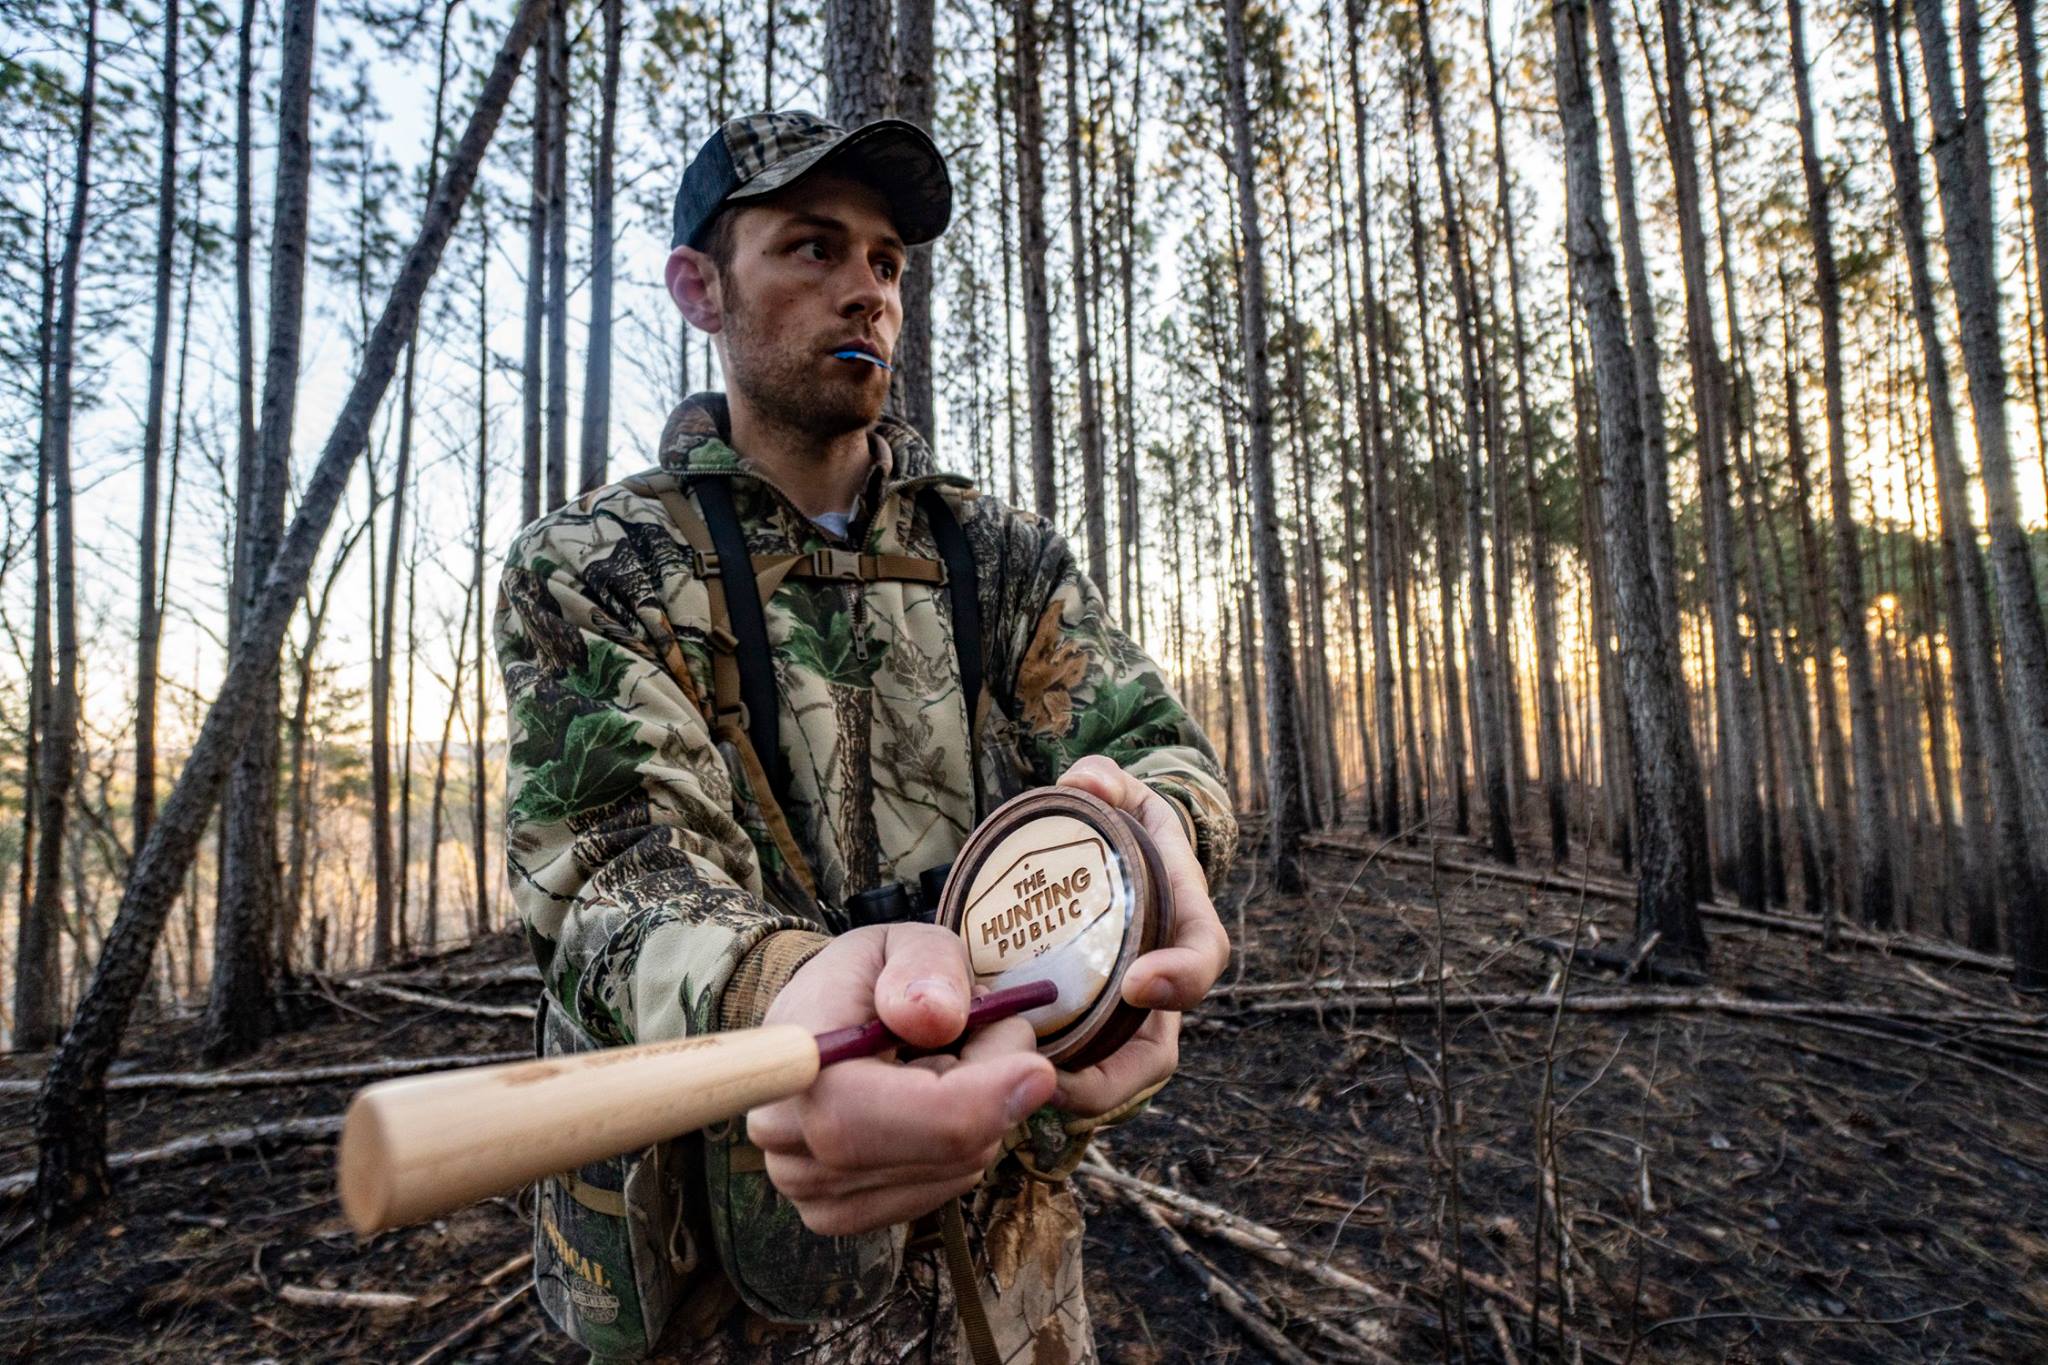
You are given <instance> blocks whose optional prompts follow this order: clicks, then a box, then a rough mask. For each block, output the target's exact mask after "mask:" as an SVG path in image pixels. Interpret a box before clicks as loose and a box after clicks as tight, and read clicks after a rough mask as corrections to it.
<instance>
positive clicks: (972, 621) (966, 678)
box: [918, 487, 982, 732]
mask: <svg viewBox="0 0 2048 1365" xmlns="http://www.w3.org/2000/svg"><path fill="white" fill-rule="evenodd" d="M918 500H919V501H920V502H922V503H923V504H924V508H925V515H926V516H928V517H929V518H931V523H932V537H933V538H934V539H935V540H937V541H938V543H939V558H940V559H942V560H944V561H945V564H946V591H947V594H948V596H950V597H951V598H952V605H953V648H954V649H955V650H956V651H957V652H958V653H959V656H960V695H961V696H963V697H965V698H966V699H967V724H968V728H969V730H970V732H971V731H973V730H974V729H975V728H977V727H976V722H977V721H979V720H980V719H981V683H982V678H981V581H980V576H979V575H978V574H977V573H976V571H975V567H974V551H973V550H972V549H971V548H970V547H969V546H968V544H967V532H966V531H965V530H964V529H963V528H962V527H961V525H960V518H958V517H956V516H954V515H953V506H952V504H951V503H949V502H947V501H946V499H945V498H944V497H943V496H942V495H941V494H940V493H939V490H938V489H937V488H936V487H928V488H926V489H925V490H924V492H923V493H921V494H919V496H918Z"/></svg>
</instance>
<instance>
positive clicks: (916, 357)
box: [867, 0, 938, 446]
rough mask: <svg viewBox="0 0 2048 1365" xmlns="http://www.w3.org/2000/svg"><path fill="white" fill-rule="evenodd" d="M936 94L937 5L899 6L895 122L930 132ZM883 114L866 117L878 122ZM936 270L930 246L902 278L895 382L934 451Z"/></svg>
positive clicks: (918, 250) (907, 2)
mask: <svg viewBox="0 0 2048 1365" xmlns="http://www.w3.org/2000/svg"><path fill="white" fill-rule="evenodd" d="M885 8H886V6H885ZM936 93H937V82H936V81H935V80H934V79H933V75H932V0H896V94H895V114H896V117H897V118H900V119H907V120H909V121H910V122H912V123H914V124H916V125H917V126H918V127H920V128H925V129H929V128H931V127H932V126H933V114H934V109H935V104H934V96H935V94H936ZM880 113H881V111H877V112H876V113H875V114H870V115H867V117H869V118H874V117H879V116H880ZM937 264H938V255H937V253H936V252H934V251H933V250H932V246H931V243H929V242H927V243H924V244H923V245H920V246H914V247H912V248H911V249H910V265H909V268H908V269H907V270H906V271H905V272H904V275H903V330H902V332H901V333H900V334H899V335H898V336H897V340H896V374H895V376H894V388H895V396H896V410H897V411H898V412H900V413H902V414H903V416H904V418H905V420H907V421H908V422H909V423H910V425H911V426H913V427H915V428H916V429H917V431H918V432H919V433H920V434H921V435H923V436H924V438H925V439H926V440H927V441H931V442H933V443H934V445H935V446H936V443H937V438H938V432H937V430H936V427H937V423H938V408H937V405H936V403H935V402H934V400H933V397H932V274H933V270H934V268H935V267H936V266H937Z"/></svg>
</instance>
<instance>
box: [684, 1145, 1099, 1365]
mask: <svg viewBox="0 0 2048 1365" xmlns="http://www.w3.org/2000/svg"><path fill="white" fill-rule="evenodd" d="M967 1221H968V1226H969V1228H970V1229H971V1230H976V1229H978V1230H979V1235H978V1236H977V1235H975V1232H974V1231H970V1234H969V1239H970V1243H971V1244H972V1245H974V1249H975V1268H976V1271H977V1274H978V1277H979V1279H980V1281H981V1284H980V1289H981V1297H982V1302H983V1303H984V1304H985V1305H986V1306H987V1309H988V1320H989V1327H990V1329H991V1331H992V1332H993V1333H994V1336H995V1339H996V1349H997V1352H998V1353H999V1354H1000V1355H1001V1356H1002V1358H1003V1361H1004V1365H1094V1361H1095V1336H1094V1331H1093V1329H1092V1327H1091V1326H1090V1324H1089V1321H1088V1303H1087V1300H1086V1299H1085V1298H1084V1297H1083V1295H1082V1287H1081V1234H1082V1221H1081V1210H1080V1207H1079V1205H1078V1204H1077V1203H1076V1202H1075V1199H1074V1195H1073V1192H1072V1191H1071V1190H1069V1189H1068V1188H1066V1187H1065V1186H1055V1185H1049V1184H1045V1183H1043V1182H1040V1181H1036V1180H1030V1179H1021V1178H1020V1179H1018V1180H1017V1181H1016V1182H1015V1183H1011V1182H1009V1181H1000V1182H992V1183H991V1184H990V1185H986V1186H984V1187H983V1188H982V1189H981V1190H980V1191H978V1192H977V1193H976V1195H975V1196H973V1207H972V1208H971V1209H970V1211H969V1217H968V1220H967ZM930 1240H935V1239H926V1241H930ZM926 1241H920V1242H917V1243H913V1245H912V1249H911V1250H910V1251H908V1252H907V1253H906V1254H905V1256H904V1260H903V1272H902V1274H900V1275H899V1276H897V1278H896V1283H895V1285H894V1286H893V1287H892V1288H891V1289H890V1291H889V1292H888V1294H887V1295H885V1296H884V1297H883V1298H882V1300H881V1301H880V1302H879V1303H877V1304H875V1305H874V1306H873V1307H871V1308H870V1309H869V1310H868V1311H867V1312H865V1313H862V1314H860V1315H859V1316H858V1317H853V1318H848V1319H845V1320H843V1321H839V1322H831V1323H822V1324H819V1325H817V1326H814V1327H780V1326H776V1325H774V1324H771V1323H769V1322H767V1321H766V1320H765V1319H762V1318H759V1317H756V1316H754V1315H752V1314H746V1313H735V1314H734V1315H732V1316H729V1317H728V1318H727V1320H726V1322H725V1324H724V1326H723V1327H722V1329H721V1330H720V1331H718V1332H716V1333H715V1334H713V1335H712V1336H711V1337H709V1338H708V1339H705V1340H699V1341H688V1342H680V1343H670V1346H671V1353H670V1354H667V1355H664V1356H662V1357H660V1359H661V1360H663V1361H673V1362H677V1365H681V1362H686V1361H687V1362H690V1363H691V1365H741V1362H760V1361H773V1362H804V1363H805V1365H884V1362H887V1365H898V1363H899V1362H906V1361H914V1362H920V1365H973V1357H972V1355H971V1354H970V1353H969V1351H968V1346H967V1338H966V1335H965V1333H964V1332H962V1330H961V1328H960V1316H959V1313H958V1312H957V1311H956V1308H955V1303H954V1296H953V1282H952V1277H951V1276H950V1275H949V1274H948V1273H947V1267H946V1259H945V1254H944V1251H943V1250H942V1249H941V1248H940V1247H938V1246H937V1245H926Z"/></svg>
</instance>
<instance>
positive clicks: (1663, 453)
mask: <svg viewBox="0 0 2048 1365" xmlns="http://www.w3.org/2000/svg"><path fill="white" fill-rule="evenodd" d="M1593 26H1594V29H1595V31H1596V33H1597V34H1598V37H1599V43H1600V98H1601V102H1602V103H1603V104H1604V105H1605V107H1606V115H1607V143H1608V149H1609V152H1610V153H1611V155H1612V156H1613V158H1614V205H1615V223H1616V226H1617V227H1618V228H1619V229H1620V238H1621V259H1622V265H1623V267H1624V269H1625V270H1626V272H1627V278H1628V319H1629V336H1630V344H1631V345H1632V347H1633V348H1634V350H1633V354H1634V356H1635V365H1636V396H1637V398H1638V399H1639V400H1640V401H1641V403H1642V407H1643V411H1642V432H1643V496H1644V498H1645V499H1646V501H1647V507H1646V510H1647V512H1648V513H1649V517H1650V528H1649V529H1650V565H1651V568H1652V569H1654V570H1655V571H1656V574H1657V594H1658V596H1657V610H1658V615H1659V619H1660V620H1661V621H1662V622H1663V628H1664V633H1665V634H1666V635H1667V636H1668V637H1669V638H1670V645H1671V648H1672V649H1673V650H1676V649H1677V648H1678V572H1677V569H1676V567H1675V565H1674V562H1673V556H1672V544H1671V541H1672V535H1671V474H1670V454H1669V446H1668V443H1667V441H1666V439H1665V432H1664V381H1663V377H1662V375H1663V364H1662V361H1661V359H1660V357H1661V355H1662V352H1661V351H1660V350H1659V349H1658V345H1657V299H1656V296H1655V295H1654V294H1653V293H1651V292H1650V271H1649V267H1648V265H1647V264H1646V262H1645V259H1644V256H1643V232H1642V226H1641V223H1640V221H1639V220H1638V217H1637V213H1636V173H1635V156H1634V154H1633V153H1632V152H1631V151H1630V150H1629V125H1628V102H1627V97H1626V95H1625V94H1624V93H1623V90H1622V83H1621V81H1622V75H1621V47H1620V45H1619V44H1618V43H1617V42H1616V41H1615V36H1614V9H1613V0H1593ZM1681 700H1682V699H1681ZM1701 833H1702V834H1704V833H1705V831H1704V830H1702V831H1701Z"/></svg>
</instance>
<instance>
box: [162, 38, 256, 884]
mask: <svg viewBox="0 0 2048 1365" xmlns="http://www.w3.org/2000/svg"><path fill="white" fill-rule="evenodd" d="M257 26H258V24H257V0H242V20H241V22H240V23H239V24H237V25H236V26H235V43H236V57H235V405H236V414H237V417H238V419H239V420H238V422H237V424H236V439H235V467H236V468H237V469H238V470H241V471H245V472H246V471H247V470H250V469H253V468H254V467H255V464H256V323H255V318H254V310H255V299H254V295H255V269H254V267H253V265H252V263H251V258H252V257H253V256H254V254H255V249H256V210H255V205H254V203H253V202H252V194H251V190H250V178H251V176H252V174H253V172H252V170H251V166H252V165H253V163H254V155H253V151H252V148H251V138H252V136H253V133H252V130H251V106H252V103H253V101H254V99H255V92H254V84H255V60H256V56H255V51H254V43H255V38H256V30H257ZM248 512H249V508H248V485H247V480H246V477H245V478H243V479H242V480H241V481H240V483H239V486H238V488H237V499H236V504H235V535H236V536H237V537H239V536H240V535H241V533H242V530H241V528H242V523H243V521H244V520H245V519H246V518H247V516H248ZM240 560H241V556H240V555H239V554H237V555H235V556H234V562H235V563H240ZM241 607H242V604H241V596H240V594H239V593H238V592H231V593H230V594H229V596H228V625H229V629H230V631H232V630H233V628H234V625H235V623H236V621H237V620H238V619H239V618H238V613H239V612H240V611H241ZM138 851H140V850H139V849H138Z"/></svg>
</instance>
